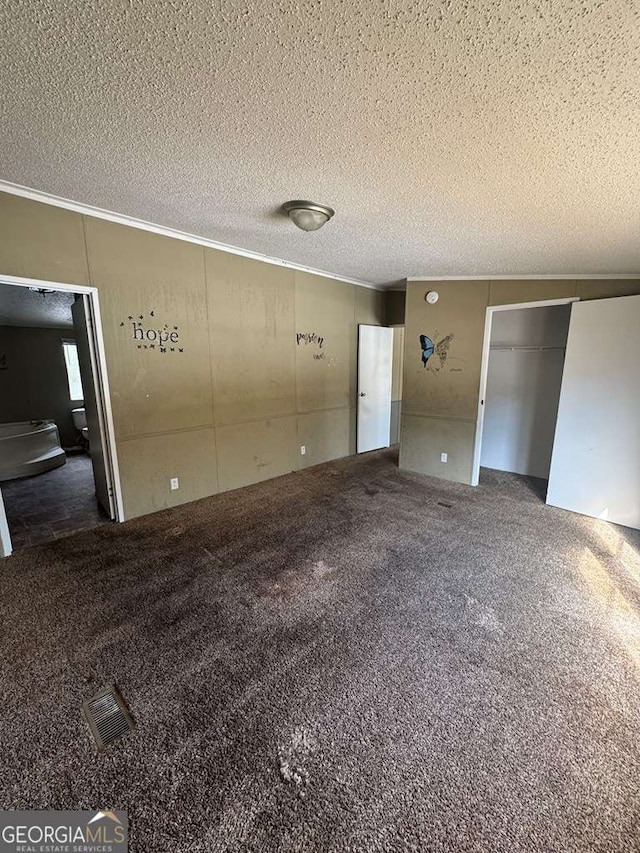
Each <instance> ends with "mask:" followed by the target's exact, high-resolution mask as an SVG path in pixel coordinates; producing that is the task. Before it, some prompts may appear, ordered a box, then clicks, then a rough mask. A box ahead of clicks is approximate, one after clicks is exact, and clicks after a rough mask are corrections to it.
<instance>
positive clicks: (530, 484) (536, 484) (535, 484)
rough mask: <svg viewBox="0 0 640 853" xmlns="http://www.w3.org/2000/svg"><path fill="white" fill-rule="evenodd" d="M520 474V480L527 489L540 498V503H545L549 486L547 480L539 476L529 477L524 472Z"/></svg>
mask: <svg viewBox="0 0 640 853" xmlns="http://www.w3.org/2000/svg"><path fill="white" fill-rule="evenodd" d="M521 476H522V482H523V483H524V484H525V485H526V487H527V489H528V490H529V491H530V492H532V493H533V494H534V495H535V496H536V497H538V498H540V500H541V501H542V503H545V501H546V500H547V489H548V487H549V481H548V480H544V479H542V478H541V477H530V476H527V475H525V474H523V475H521Z"/></svg>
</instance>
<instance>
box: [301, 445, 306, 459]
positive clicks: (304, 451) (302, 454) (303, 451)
mask: <svg viewBox="0 0 640 853" xmlns="http://www.w3.org/2000/svg"><path fill="white" fill-rule="evenodd" d="M306 452H307V447H306V445H305V444H301V445H300V456H304V455H305V453H306Z"/></svg>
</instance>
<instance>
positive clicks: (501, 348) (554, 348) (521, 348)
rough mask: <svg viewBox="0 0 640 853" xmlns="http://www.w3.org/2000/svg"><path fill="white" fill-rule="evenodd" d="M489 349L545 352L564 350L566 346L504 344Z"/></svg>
mask: <svg viewBox="0 0 640 853" xmlns="http://www.w3.org/2000/svg"><path fill="white" fill-rule="evenodd" d="M489 349H492V350H506V351H511V352H513V351H515V350H527V352H544V351H546V350H556V349H561V350H564V349H566V347H509V346H503V345H496V346H491V347H489Z"/></svg>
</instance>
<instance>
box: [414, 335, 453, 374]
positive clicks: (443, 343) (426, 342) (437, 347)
mask: <svg viewBox="0 0 640 853" xmlns="http://www.w3.org/2000/svg"><path fill="white" fill-rule="evenodd" d="M452 340H453V335H446V336H445V337H444V338H442V340H440V341H438V343H437V344H434V342H433V341H432V340H431V338H430V337H429V336H428V335H420V349H421V350H422V366H423V367H426V366H427V362H428V361H429V359H430V358H431V356H432V355H433V354H434V353H435V354H436V355H437V356H438V358H439V359H440V367H442V366H443V365H444V363H445V361H446V360H447V355H448V353H449V347H450V346H451V341H452Z"/></svg>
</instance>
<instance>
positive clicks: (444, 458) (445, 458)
mask: <svg viewBox="0 0 640 853" xmlns="http://www.w3.org/2000/svg"><path fill="white" fill-rule="evenodd" d="M440 461H441V462H448V461H449V456H448V454H446V453H441V454H440Z"/></svg>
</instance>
